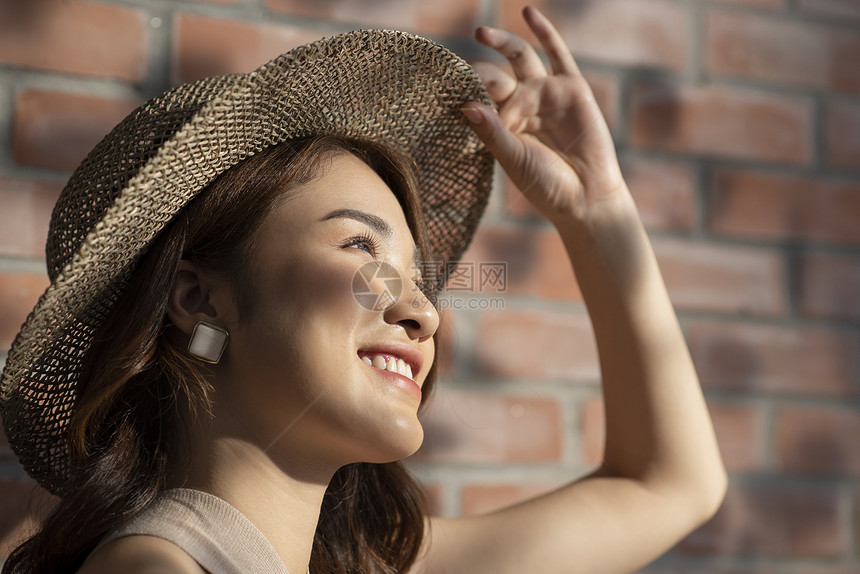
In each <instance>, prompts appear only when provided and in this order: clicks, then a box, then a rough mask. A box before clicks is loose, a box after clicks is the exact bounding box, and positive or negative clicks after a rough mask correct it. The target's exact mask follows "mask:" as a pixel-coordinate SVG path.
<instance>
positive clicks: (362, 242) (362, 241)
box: [344, 236, 378, 257]
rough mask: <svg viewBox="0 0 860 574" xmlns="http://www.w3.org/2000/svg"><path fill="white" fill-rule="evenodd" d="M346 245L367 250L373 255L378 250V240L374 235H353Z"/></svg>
mask: <svg viewBox="0 0 860 574" xmlns="http://www.w3.org/2000/svg"><path fill="white" fill-rule="evenodd" d="M344 247H349V248H352V249H360V250H361V251H365V252H367V253H369V254H370V255H371V256H374V257H375V256H376V252H377V247H378V246H377V244H376V240H375V239H373V238H372V237H363V236H362V237H353V238H352V239H350V240H348V241H347V242H346V244H345V245H344Z"/></svg>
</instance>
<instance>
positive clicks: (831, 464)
mask: <svg viewBox="0 0 860 574" xmlns="http://www.w3.org/2000/svg"><path fill="white" fill-rule="evenodd" d="M776 421H777V425H776V428H777V431H776V436H777V439H776V440H777V455H778V460H779V466H780V468H781V469H782V470H784V471H787V472H804V473H815V474H830V475H838V476H841V477H846V476H849V475H850V476H854V477H860V441H858V440H857V438H858V437H860V411H858V410H857V409H855V408H850V407H846V406H843V405H839V406H834V407H827V406H804V407H784V408H782V409H780V410H779V411H778V414H777V419H776Z"/></svg>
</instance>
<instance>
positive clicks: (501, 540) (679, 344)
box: [417, 10, 726, 573]
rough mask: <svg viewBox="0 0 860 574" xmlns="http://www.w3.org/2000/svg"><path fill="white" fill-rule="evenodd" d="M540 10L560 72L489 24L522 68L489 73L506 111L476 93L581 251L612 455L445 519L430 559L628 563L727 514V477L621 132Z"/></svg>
mask: <svg viewBox="0 0 860 574" xmlns="http://www.w3.org/2000/svg"><path fill="white" fill-rule="evenodd" d="M525 16H526V20H527V21H528V23H529V25H530V26H531V28H532V30H533V31H534V32H535V34H536V35H537V36H538V38H539V39H540V40H541V43H542V45H543V47H544V49H545V50H546V52H547V55H548V58H549V61H550V64H551V68H552V69H551V70H550V71H549V72H547V70H546V69H545V68H544V66H543V64H542V63H541V62H540V60H539V58H538V57H537V55H536V54H535V53H534V51H533V50H532V49H531V47H530V46H528V45H527V44H526V43H525V42H524V41H523V40H521V39H520V38H518V37H516V36H514V35H512V34H509V33H506V32H503V31H501V30H492V29H480V30H479V32H478V39H479V40H480V41H482V42H483V43H485V44H487V45H489V46H491V47H493V48H495V49H497V50H499V51H500V52H501V53H502V54H504V55H505V56H507V57H508V59H509V61H510V62H511V64H512V67H513V70H514V74H515V77H511V76H510V75H508V74H506V73H505V72H503V71H501V70H499V69H497V68H484V69H483V71H482V76H484V79H485V82H486V83H487V84H488V89H489V91H490V94H491V96H492V97H493V99H494V100H495V101H496V102H497V104H499V107H500V111H499V115H496V114H495V113H494V112H492V111H491V110H489V109H488V108H485V107H483V106H478V105H476V104H468V106H467V107H468V108H471V109H472V110H474V111H473V112H471V113H470V114H467V115H470V116H471V117H470V121H472V123H473V127H474V128H475V131H476V132H477V133H478V135H479V136H480V137H481V139H483V140H484V142H485V143H486V144H487V146H488V147H489V148H490V150H491V151H492V152H493V153H494V155H495V156H496V158H497V159H498V160H499V162H500V163H501V164H502V166H503V167H504V168H505V170H506V171H507V173H508V175H509V176H510V177H511V178H512V180H513V181H514V182H515V183H517V185H518V186H519V187H520V189H521V190H523V191H524V193H525V194H526V196H527V197H528V198H529V199H530V200H531V201H532V203H534V205H535V206H536V207H537V208H538V209H539V210H540V211H541V212H542V213H543V214H544V215H545V216H547V217H548V218H549V219H550V221H552V223H553V224H554V225H555V227H556V228H557V229H558V231H559V233H560V235H561V237H562V239H563V241H564V244H565V246H566V248H567V251H568V254H569V256H570V261H571V264H572V265H573V268H574V271H575V273H576V276H577V278H578V281H579V284H580V288H581V290H582V293H583V297H584V299H585V303H586V305H587V307H588V311H589V314H590V316H591V319H592V323H593V325H594V331H595V336H596V339H597V345H598V351H599V354H600V364H601V371H602V379H603V393H604V400H605V406H606V431H607V432H606V448H605V454H604V460H603V464H602V465H601V466H600V467H599V469H598V470H597V471H595V472H594V473H592V474H590V475H588V476H586V477H584V478H582V479H580V480H577V481H576V482H573V483H572V484H570V485H568V486H566V487H563V488H561V489H559V490H557V491H555V492H553V493H550V494H548V495H545V496H543V497H539V498H538V499H535V500H532V501H528V502H526V503H523V504H520V505H517V506H514V507H512V508H509V509H505V510H502V511H499V512H496V513H493V514H490V515H487V516H482V517H475V518H468V519H457V520H441V519H440V520H433V521H431V529H430V535H429V537H428V542H427V544H426V545H425V550H426V552H425V554H424V555H423V558H422V561H421V563H420V565H419V568H417V569H418V570H424V571H426V572H434V573H435V572H470V573H477V572H494V573H504V572H512V573H513V572H523V571H532V572H542V573H554V572H558V573H562V572H564V573H570V572H591V573H593V572H629V571H632V570H635V569H637V568H639V567H641V566H643V565H644V564H646V563H648V562H650V561H651V560H653V559H654V558H656V557H657V556H659V555H660V554H661V553H663V552H664V551H665V550H667V549H668V548H670V547H671V546H672V545H674V544H675V543H676V542H677V541H678V540H679V539H680V538H681V537H683V536H684V535H685V534H687V533H688V532H690V531H691V530H692V529H694V528H695V527H696V526H698V525H699V524H701V523H702V522H704V521H705V520H706V519H707V518H708V517H710V516H711V515H712V514H713V513H714V512H715V511H716V509H717V508H718V507H719V504H720V502H721V501H722V497H723V495H724V492H725V487H726V474H725V469H724V468H723V465H722V461H721V459H720V455H719V450H718V447H717V444H716V440H715V438H714V433H713V428H712V425H711V421H710V417H709V415H708V411H707V408H706V405H705V401H704V398H703V396H702V393H701V389H700V386H699V382H698V378H697V376H696V372H695V369H694V367H693V364H692V361H691V359H690V356H689V352H688V350H687V346H686V343H685V341H684V338H683V335H682V332H681V329H680V327H679V325H678V322H677V320H676V318H675V314H674V311H673V309H672V306H671V303H670V301H669V298H668V295H667V293H666V289H665V286H664V284H663V280H662V277H661V275H660V272H659V269H658V267H657V263H656V260H655V258H654V254H653V251H652V249H651V246H650V243H649V241H648V238H647V236H646V234H645V232H644V230H643V227H642V224H641V222H640V220H639V217H638V214H637V212H636V208H635V205H634V204H633V200H632V198H631V196H630V193H629V191H628V189H627V187H626V185H625V183H624V181H623V179H622V177H621V173H620V170H619V168H618V163H617V160H616V158H615V153H614V147H613V144H612V139H611V137H610V134H609V131H608V128H607V127H606V124H605V122H604V121H603V118H602V116H601V114H600V111H599V110H598V109H597V106H596V104H595V102H594V98H593V96H592V94H591V91H590V89H589V87H588V86H587V84H586V83H585V80H584V79H583V78H582V75H581V74H580V73H579V70H578V68H577V66H576V64H575V62H574V61H573V58H572V57H571V56H570V53H569V52H568V51H567V49H566V47H565V46H564V44H563V43H562V41H561V39H560V38H559V36H558V34H557V33H556V31H555V29H554V28H553V27H552V25H551V24H550V23H549V22H548V21H547V20H546V19H545V18H544V17H543V16H542V15H540V14H539V13H538V12H537V11H536V10H526V14H525ZM573 344H575V342H574V341H571V345H573Z"/></svg>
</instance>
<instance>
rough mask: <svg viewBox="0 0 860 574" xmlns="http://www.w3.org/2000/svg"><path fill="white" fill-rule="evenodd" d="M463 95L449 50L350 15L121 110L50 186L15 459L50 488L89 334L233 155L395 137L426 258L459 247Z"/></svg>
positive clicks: (2, 407) (13, 367) (20, 366)
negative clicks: (43, 265) (415, 186)
mask: <svg viewBox="0 0 860 574" xmlns="http://www.w3.org/2000/svg"><path fill="white" fill-rule="evenodd" d="M467 101H482V102H484V103H489V98H488V96H487V94H486V91H485V90H484V87H483V84H482V83H481V82H480V79H479V78H478V77H477V76H476V74H475V73H474V71H473V70H472V68H471V67H470V66H469V65H468V64H467V63H466V62H465V61H463V60H462V59H461V58H459V57H458V56H456V55H455V54H453V53H452V52H450V51H448V50H447V49H446V48H444V47H442V46H440V45H438V44H436V43H434V42H431V41H429V40H426V39H424V38H420V37H417V36H413V35H411V34H406V33H403V32H396V31H384V30H362V31H356V32H351V33H347V34H342V35H339V36H333V37H329V38H325V39H323V40H320V41H317V42H314V43H312V44H308V45H305V46H302V47H299V48H296V49H294V50H292V51H290V52H288V53H286V54H284V55H282V56H280V57H278V58H276V59H274V60H272V61H271V62H269V63H267V64H265V65H264V66H262V67H260V68H259V69H257V70H256V71H254V72H251V73H249V74H236V75H231V76H220V77H216V78H207V79H204V80H199V81H197V82H194V83H192V84H186V85H184V86H180V87H178V88H175V89H173V90H171V91H170V92H167V93H166V94H164V95H162V96H160V97H159V98H155V99H154V100H152V101H150V102H147V103H146V104H144V105H143V106H141V107H140V108H138V110H136V111H134V112H132V114H130V115H129V116H128V117H127V118H126V119H125V120H124V121H123V122H121V123H120V124H119V125H118V126H117V127H116V128H115V129H114V130H113V131H112V132H111V133H110V134H108V136H106V137H105V139H104V140H103V141H102V142H101V143H100V144H99V145H98V146H96V148H95V149H94V150H93V151H92V152H91V153H90V155H89V156H88V157H87V159H85V160H84V162H82V164H81V166H80V167H79V168H78V170H76V172H75V173H74V174H73V175H72V178H71V179H70V181H69V184H68V185H67V186H66V189H64V191H63V193H62V194H61V197H60V200H59V201H58V204H57V206H56V208H55V211H54V215H53V217H52V227H51V232H50V234H49V244H48V267H49V274H50V275H51V277H52V282H51V285H50V286H49V287H48V289H47V291H46V292H45V293H44V294H43V295H42V297H41V298H40V300H39V302H38V303H37V305H36V307H35V309H34V310H33V311H32V313H31V314H30V315H29V317H28V318H27V320H26V322H25V324H24V325H23V327H22V329H21V332H20V333H19V334H18V336H17V338H16V339H15V341H14V343H13V345H12V348H11V350H10V352H9V356H8V358H7V362H6V366H5V368H4V370H3V375H2V379H0V414H2V417H3V422H4V426H5V430H6V435H7V438H8V440H9V443H10V445H11V446H12V448H13V450H14V452H15V453H16V455H17V456H18V458H19V460H20V461H21V463H22V465H23V466H24V468H25V470H26V471H27V472H28V473H29V474H30V475H31V476H32V477H33V478H34V479H35V480H36V481H37V482H38V483H39V484H41V485H42V486H43V487H45V488H46V489H48V490H49V491H51V492H53V493H55V494H60V495H62V489H63V485H64V484H65V483H66V482H67V481H68V473H69V460H68V446H67V443H66V431H67V427H68V422H69V419H70V416H71V413H72V411H73V408H74V403H75V398H76V385H77V382H78V378H79V376H80V370H81V363H82V358H83V356H84V354H85V353H86V351H87V349H88V348H89V341H90V338H91V337H92V335H93V333H94V331H95V330H96V329H97V328H98V326H99V325H100V324H101V322H102V321H103V320H104V318H105V317H106V315H107V313H108V312H109V311H110V307H111V304H112V302H113V301H114V300H115V299H116V297H117V294H118V293H119V292H120V291H121V285H122V283H123V280H124V279H125V278H127V277H128V275H129V273H130V272H131V270H132V269H133V267H134V264H135V263H136V262H137V261H138V260H139V258H140V256H141V255H142V254H143V253H144V252H145V251H146V249H147V248H148V246H149V245H150V244H151V243H152V241H153V240H154V238H155V237H156V236H157V235H158V233H159V232H160V231H161V230H162V229H164V227H165V226H166V225H167V224H168V223H169V222H170V221H171V220H172V219H173V217H174V216H175V215H176V214H177V213H178V212H179V211H181V210H182V208H183V207H184V206H185V205H186V204H187V203H188V201H190V200H191V199H192V198H193V197H194V196H195V195H196V194H197V193H198V192H199V191H200V190H201V189H203V188H204V187H205V186H206V185H207V184H208V183H210V182H211V181H212V180H213V179H214V178H215V177H216V176H217V175H218V174H220V173H222V172H224V171H225V170H227V169H229V168H230V167H232V166H234V165H236V164H237V163H239V162H240V161H241V160H243V159H245V158H246V157H249V156H251V155H253V154H255V153H257V152H259V151H261V150H263V149H265V148H267V147H269V146H272V145H276V144H278V143H280V142H283V141H286V140H289V139H294V138H298V137H304V136H308V135H314V134H336V135H342V136H346V137H351V138H360V139H361V138H364V139H372V140H377V141H383V142H386V143H388V144H389V145H392V146H396V147H397V148H398V149H399V150H400V151H402V152H404V153H405V154H406V155H407V156H409V157H411V158H412V160H413V161H414V162H415V164H416V167H417V171H418V179H419V186H420V193H421V195H422V201H423V208H424V212H425V213H424V216H425V220H426V222H427V233H428V236H429V238H430V239H431V243H432V245H433V249H434V253H433V255H434V259H436V260H437V261H456V260H458V259H459V257H460V255H461V254H462V252H463V251H464V250H465V248H466V247H467V245H468V243H469V241H470V238H471V236H472V234H473V232H474V230H475V227H476V226H477V223H478V220H479V218H480V216H481V214H482V212H483V210H484V208H485V206H486V203H487V199H488V196H489V193H490V182H491V179H492V169H493V160H492V156H491V155H490V154H489V153H488V152H487V150H486V149H485V148H484V146H483V144H482V143H481V142H480V140H478V139H477V137H476V136H475V135H474V133H473V132H472V130H471V128H470V127H469V126H468V124H467V123H466V122H465V120H464V119H463V117H462V114H461V112H460V106H462V104H463V103H465V102H467ZM153 125H157V126H158V127H157V128H153V127H152V126H153ZM153 130H155V131H153ZM159 130H161V131H159ZM135 162H136V163H135ZM82 203H83V205H82ZM81 229H83V231H84V232H81V231H80V230H81Z"/></svg>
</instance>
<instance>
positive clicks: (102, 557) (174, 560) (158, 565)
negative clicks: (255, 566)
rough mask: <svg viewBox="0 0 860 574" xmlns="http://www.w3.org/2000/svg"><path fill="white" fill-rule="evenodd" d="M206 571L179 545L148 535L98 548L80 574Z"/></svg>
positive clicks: (195, 573) (188, 573)
mask: <svg viewBox="0 0 860 574" xmlns="http://www.w3.org/2000/svg"><path fill="white" fill-rule="evenodd" d="M112 573H116V574H156V573H158V574H206V570H204V569H203V568H201V567H200V565H199V564H197V562H195V561H194V559H193V558H192V557H191V556H189V555H188V553H186V552H185V551H184V550H182V549H181V548H180V547H179V546H177V545H175V544H173V543H172V542H169V541H167V540H165V539H163V538H159V537H157V536H149V535H145V534H139V535H132V536H124V537H122V538H117V539H116V540H113V541H111V542H109V543H107V544H105V545H104V546H102V547H100V548H98V549H96V551H95V552H93V553H92V554H91V555H90V556H89V558H87V560H86V562H84V564H83V566H81V568H80V569H79V570H78V573H77V574H112Z"/></svg>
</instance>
